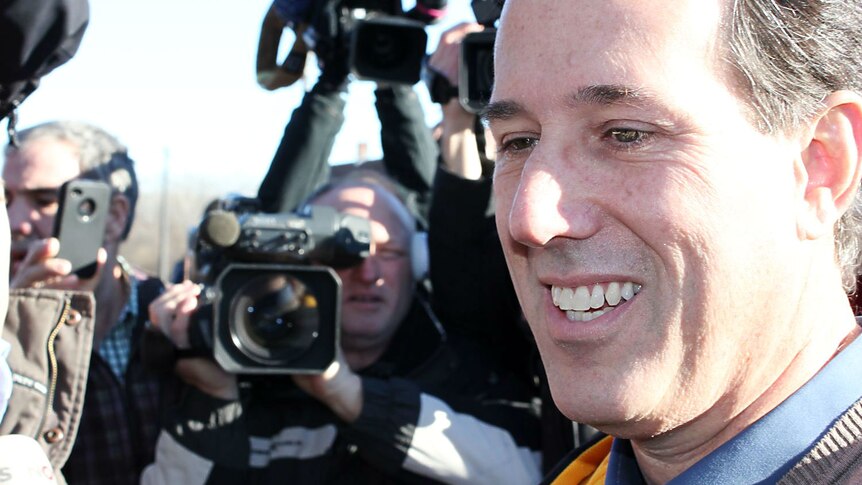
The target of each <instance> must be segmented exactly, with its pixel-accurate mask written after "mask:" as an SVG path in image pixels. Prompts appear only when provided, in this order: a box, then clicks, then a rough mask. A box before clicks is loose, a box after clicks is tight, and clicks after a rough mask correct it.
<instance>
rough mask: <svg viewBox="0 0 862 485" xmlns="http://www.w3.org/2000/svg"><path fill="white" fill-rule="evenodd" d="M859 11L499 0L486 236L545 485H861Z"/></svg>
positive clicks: (834, 5)
mask: <svg viewBox="0 0 862 485" xmlns="http://www.w3.org/2000/svg"><path fill="white" fill-rule="evenodd" d="M860 45H862V4H860V3H859V2H856V1H838V2H824V1H811V2H772V1H761V0H735V1H731V0H725V1H707V2H705V1H702V0H688V1H674V2H667V1H658V0H656V1H644V2H625V1H607V2H586V1H583V2H582V1H578V2H572V1H570V0H565V1H564V0H545V1H526V0H509V1H507V2H506V6H505V8H504V12H503V16H502V19H501V25H500V29H499V31H498V36H497V45H496V56H495V63H496V64H495V69H496V78H495V83H496V84H495V87H494V93H493V96H492V100H491V104H490V105H489V107H488V109H487V111H486V113H485V118H486V121H487V122H488V124H489V126H490V129H491V131H492V132H493V135H494V139H495V141H496V143H497V145H498V146H499V155H498V157H497V160H496V167H495V174H494V195H495V199H496V201H497V204H498V205H497V212H496V215H497V226H498V229H499V234H500V238H501V240H502V243H503V247H504V253H505V256H506V260H507V263H508V266H509V270H510V273H511V274H512V278H513V281H514V284H515V288H516V292H517V294H518V298H519V300H520V303H521V305H522V308H523V310H524V313H525V315H526V318H527V320H528V322H529V324H530V327H531V330H532V332H533V334H534V336H535V339H536V342H537V344H538V347H539V350H540V352H541V355H542V359H543V361H544V363H545V366H546V369H547V373H548V378H549V382H550V386H551V391H552V394H553V397H554V401H555V402H556V404H557V406H558V407H559V408H560V409H561V410H562V411H563V413H565V414H566V415H567V416H568V417H569V418H571V419H572V420H574V421H578V422H584V423H588V424H592V425H594V426H596V427H597V428H599V429H600V430H602V431H604V432H606V433H608V434H609V435H611V436H612V437H608V438H606V439H604V440H603V441H601V442H599V443H598V444H596V445H594V446H593V447H592V448H590V449H589V450H587V451H585V452H583V453H576V454H574V455H573V456H572V457H570V458H569V459H568V460H567V461H566V462H565V463H563V464H562V465H563V466H562V467H561V468H560V469H559V470H558V472H559V473H558V474H557V475H556V476H555V479H556V480H557V482H555V483H668V482H673V483H755V482H756V483H773V482H777V481H779V480H780V479H782V478H783V479H784V480H785V481H786V482H787V483H836V482H842V483H845V482H852V483H856V482H859V481H860V480H862V469H860V468H859V465H858V463H862V461H860V460H859V457H860V455H862V446H860V443H862V431H860V429H862V427H860V426H859V423H860V422H862V401H860V397H862V380H860V379H859V376H858V369H859V368H860V364H862V342H860V341H859V339H857V336H858V335H859V333H860V329H859V326H858V324H857V321H856V319H855V318H854V315H853V313H852V311H851V309H850V306H849V304H848V301H847V292H850V291H853V289H854V284H855V283H854V281H855V277H856V274H857V272H858V266H859V248H860V236H862V233H860V229H862V228H860V221H862V219H860V214H862V213H860V199H859V196H858V190H857V189H858V187H859V183H860V174H862V163H860V161H862V96H860V93H862V76H860V72H862V49H860Z"/></svg>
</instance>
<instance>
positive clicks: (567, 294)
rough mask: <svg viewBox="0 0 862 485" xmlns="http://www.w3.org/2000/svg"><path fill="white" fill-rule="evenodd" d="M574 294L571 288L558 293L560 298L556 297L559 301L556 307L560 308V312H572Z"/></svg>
mask: <svg viewBox="0 0 862 485" xmlns="http://www.w3.org/2000/svg"><path fill="white" fill-rule="evenodd" d="M574 295H575V292H574V291H572V289H571V288H563V290H562V291H561V292H560V296H559V297H557V298H558V299H559V301H560V304H559V305H557V306H559V307H560V310H572V309H573V308H572V299H573V298H574V297H575V296H574Z"/></svg>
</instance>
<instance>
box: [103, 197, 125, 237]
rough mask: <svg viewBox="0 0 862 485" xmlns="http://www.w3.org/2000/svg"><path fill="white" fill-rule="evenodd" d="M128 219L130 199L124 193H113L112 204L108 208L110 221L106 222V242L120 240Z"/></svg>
mask: <svg viewBox="0 0 862 485" xmlns="http://www.w3.org/2000/svg"><path fill="white" fill-rule="evenodd" d="M128 219H129V199H127V198H126V196H125V195H123V194H114V195H112V196H111V206H110V207H109V208H108V222H107V224H105V242H113V243H118V242H120V241H121V240H122V239H123V230H124V229H125V228H126V221H127V220H128Z"/></svg>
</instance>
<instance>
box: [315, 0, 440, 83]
mask: <svg viewBox="0 0 862 485" xmlns="http://www.w3.org/2000/svg"><path fill="white" fill-rule="evenodd" d="M426 4H427V5H426ZM446 4H447V1H446V0H417V7H416V8H414V9H413V10H411V11H410V12H406V13H405V12H404V11H403V9H402V7H401V1H400V0H328V1H321V2H317V3H315V7H314V8H315V11H314V13H313V15H312V16H311V18H312V21H311V25H312V29H313V31H314V35H313V36H312V37H313V41H312V44H314V47H313V49H314V50H315V52H316V53H317V55H318V56H319V57H320V59H321V60H322V61H323V63H324V65H326V64H330V63H335V64H340V63H344V64H345V70H346V71H349V72H351V73H353V74H354V75H355V76H356V77H357V78H360V79H367V80H372V81H384V82H391V83H401V84H415V83H417V82H419V79H420V77H421V73H422V65H423V61H424V58H425V54H426V49H427V44H428V35H427V33H426V32H425V26H426V25H427V24H428V23H429V22H432V21H433V20H434V19H435V17H433V16H427V15H423V12H429V11H435V12H442V11H443V10H445V7H446ZM336 71H338V69H336Z"/></svg>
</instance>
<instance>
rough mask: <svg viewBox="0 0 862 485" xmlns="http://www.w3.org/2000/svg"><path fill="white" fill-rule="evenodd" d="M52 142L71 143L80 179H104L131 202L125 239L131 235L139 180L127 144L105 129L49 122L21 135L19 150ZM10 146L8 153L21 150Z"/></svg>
mask: <svg viewBox="0 0 862 485" xmlns="http://www.w3.org/2000/svg"><path fill="white" fill-rule="evenodd" d="M46 138H47V139H52V140H58V141H63V142H68V143H70V144H72V145H73V146H74V147H75V148H76V150H77V151H78V162H79V164H80V169H81V178H85V179H91V180H101V181H104V182H107V183H108V184H109V185H110V186H111V191H112V193H113V194H122V195H123V196H125V197H126V199H127V200H128V201H129V217H128V218H127V220H126V227H125V228H124V229H123V239H125V238H126V237H127V236H128V235H129V230H130V229H131V227H132V221H133V220H134V217H135V205H136V204H137V201H138V179H137V177H136V176H135V163H134V161H133V160H132V159H131V158H129V155H128V151H127V149H126V147H125V145H123V144H121V143H120V142H119V141H118V140H117V139H116V138H115V137H114V136H112V135H111V134H109V133H108V132H106V131H105V130H103V129H101V128H99V127H97V126H93V125H90V124H87V123H83V122H78V121H50V122H47V123H42V124H40V125H36V126H33V127H31V128H28V129H26V130H21V131H20V132H18V142H19V144H20V147H24V146H26V145H27V143H28V142H31V141H35V140H39V139H46ZM20 147H19V148H16V147H13V146H11V145H9V146H7V147H6V151H7V152H9V151H13V150H19V149H21V148H20Z"/></svg>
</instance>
